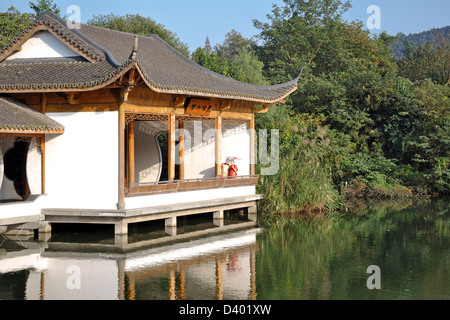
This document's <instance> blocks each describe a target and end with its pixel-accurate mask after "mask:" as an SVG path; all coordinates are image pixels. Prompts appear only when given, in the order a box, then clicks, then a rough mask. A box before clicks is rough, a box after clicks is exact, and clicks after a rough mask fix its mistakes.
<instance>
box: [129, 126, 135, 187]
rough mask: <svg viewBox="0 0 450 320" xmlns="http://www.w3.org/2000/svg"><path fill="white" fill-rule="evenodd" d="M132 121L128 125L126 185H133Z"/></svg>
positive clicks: (133, 146)
mask: <svg viewBox="0 0 450 320" xmlns="http://www.w3.org/2000/svg"><path fill="white" fill-rule="evenodd" d="M134 141H135V139H134V121H131V122H130V124H129V125H128V185H131V184H133V183H135V169H134V168H135V160H134V159H135V144H134Z"/></svg>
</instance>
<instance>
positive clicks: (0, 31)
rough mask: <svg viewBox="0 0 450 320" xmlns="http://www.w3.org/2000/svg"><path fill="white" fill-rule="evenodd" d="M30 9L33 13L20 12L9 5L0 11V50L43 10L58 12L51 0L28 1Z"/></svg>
mask: <svg viewBox="0 0 450 320" xmlns="http://www.w3.org/2000/svg"><path fill="white" fill-rule="evenodd" d="M29 5H30V9H32V10H33V11H34V13H21V12H20V11H19V10H17V9H16V8H15V7H14V6H10V7H9V9H8V10H7V11H6V12H2V13H0V50H1V49H3V48H5V47H6V46H7V45H8V44H9V43H10V42H11V41H13V40H14V39H15V37H16V36H17V35H18V34H20V33H21V32H22V31H23V30H24V29H25V28H26V27H28V25H29V24H30V23H31V22H33V21H34V20H35V19H36V18H37V17H38V16H39V15H41V14H42V13H44V12H45V11H49V10H50V11H53V12H54V13H56V14H58V15H59V14H60V13H61V11H60V9H59V7H58V6H57V5H56V4H55V3H54V2H53V0H37V1H36V3H34V2H29Z"/></svg>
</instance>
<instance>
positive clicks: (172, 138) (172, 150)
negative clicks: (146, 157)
mask: <svg viewBox="0 0 450 320" xmlns="http://www.w3.org/2000/svg"><path fill="white" fill-rule="evenodd" d="M168 127H169V164H168V167H169V170H168V171H169V181H173V180H175V140H176V137H175V130H176V122H175V113H174V112H171V113H170V116H169V123H168Z"/></svg>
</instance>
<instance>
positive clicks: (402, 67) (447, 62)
mask: <svg viewBox="0 0 450 320" xmlns="http://www.w3.org/2000/svg"><path fill="white" fill-rule="evenodd" d="M405 45H406V49H405V51H404V57H403V58H402V59H400V60H399V61H398V65H399V73H400V75H402V76H403V77H406V78H408V79H410V80H411V81H417V80H423V79H426V78H429V79H431V80H432V81H436V82H437V83H439V84H441V85H446V84H450V39H449V38H447V37H438V38H435V39H434V41H433V42H427V43H426V44H423V45H418V46H414V45H413V44H412V43H411V42H406V44H405Z"/></svg>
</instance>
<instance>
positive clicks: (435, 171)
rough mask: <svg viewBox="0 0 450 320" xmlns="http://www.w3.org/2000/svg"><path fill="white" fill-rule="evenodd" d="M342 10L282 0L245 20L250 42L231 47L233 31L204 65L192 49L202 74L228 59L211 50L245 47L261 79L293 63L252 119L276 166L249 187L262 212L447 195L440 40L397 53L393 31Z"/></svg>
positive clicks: (332, 2)
mask: <svg viewBox="0 0 450 320" xmlns="http://www.w3.org/2000/svg"><path fill="white" fill-rule="evenodd" d="M349 6H350V3H349V2H343V1H340V0H329V1H320V0H309V1H299V0H284V1H283V6H278V5H274V7H273V8H274V9H273V11H272V14H270V15H269V16H268V18H269V21H268V22H266V23H262V22H259V21H254V25H255V27H256V28H258V29H259V30H260V33H259V37H258V38H259V40H260V41H261V44H260V45H256V42H255V41H253V39H248V41H247V43H246V45H244V46H241V47H239V46H237V45H236V46H234V45H233V41H230V39H229V38H230V37H232V35H233V36H234V37H235V38H239V37H238V36H237V35H236V33H235V32H233V33H230V34H228V35H227V37H226V39H225V41H224V43H223V44H222V45H218V46H216V47H215V49H214V51H213V52H211V53H209V54H208V53H205V52H204V55H205V56H207V57H210V58H213V59H212V60H209V61H208V63H203V61H205V60H201V59H196V56H195V55H194V60H196V61H197V62H198V63H200V64H202V65H204V66H205V67H207V68H210V69H212V70H214V68H215V67H217V66H222V67H221V68H222V69H220V70H215V71H219V72H221V71H223V70H224V69H223V67H224V66H225V67H227V66H230V65H232V59H230V58H228V59H227V56H226V55H225V56H222V57H225V59H223V58H222V59H220V54H221V52H234V54H236V52H239V51H243V50H249V51H251V52H254V54H255V55H256V57H255V58H257V59H258V60H259V61H260V62H262V63H263V69H262V70H261V69H253V73H258V74H259V75H260V76H263V77H265V78H266V79H267V80H268V81H270V82H271V84H278V83H282V82H285V81H289V80H291V79H293V78H295V77H297V75H298V73H299V72H300V70H302V69H303V75H302V77H301V79H300V81H299V89H298V90H297V92H296V93H294V94H293V95H292V96H290V97H289V98H288V100H287V103H286V104H285V105H279V106H276V107H273V108H271V110H270V111H269V112H268V113H267V114H265V115H258V118H257V125H258V127H259V128H264V129H278V130H279V131H280V133H279V139H280V150H279V157H280V166H279V171H278V173H277V174H276V175H272V176H262V177H261V181H260V185H259V189H260V192H262V193H264V194H265V196H266V197H265V200H264V201H263V203H262V204H263V205H262V207H263V209H265V210H266V211H267V212H295V211H313V212H316V211H317V210H319V211H323V210H327V209H332V208H334V207H335V206H336V205H337V204H338V203H339V200H340V199H343V198H346V197H376V198H393V197H412V196H417V195H419V196H424V195H427V196H428V195H432V194H448V193H449V191H450V166H449V164H450V144H449V142H450V141H449V130H450V125H449V114H450V113H449V108H450V104H449V103H450V102H449V95H450V91H449V90H450V88H449V79H448V77H449V74H450V66H449V57H450V54H449V41H448V37H447V38H446V37H440V38H439V37H435V38H434V40H433V42H432V43H425V44H423V45H419V46H413V45H412V44H409V45H407V49H406V50H405V53H404V57H403V58H402V59H398V58H396V57H395V56H394V55H393V52H392V49H391V47H392V43H393V41H395V37H391V36H388V35H387V34H385V33H383V34H381V35H379V36H378V37H373V36H371V35H370V34H369V32H368V31H367V30H365V28H364V25H363V24H362V23H360V22H357V21H355V22H344V21H343V20H342V19H341V17H342V14H343V13H345V11H346V10H347V9H348V8H349ZM235 42H236V43H239V44H242V43H244V42H243V41H242V40H241V41H239V42H238V41H235ZM230 47H231V48H230ZM219 49H220V50H219ZM200 50H201V49H199V52H200ZM211 64H212V65H213V66H211ZM260 71H262V72H260ZM222 73H223V72H222ZM223 74H226V75H229V76H233V74H232V73H230V72H228V73H223ZM247 82H250V83H254V84H255V82H251V81H247ZM260 167H264V165H261V166H260Z"/></svg>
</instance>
